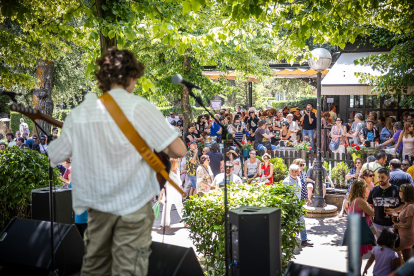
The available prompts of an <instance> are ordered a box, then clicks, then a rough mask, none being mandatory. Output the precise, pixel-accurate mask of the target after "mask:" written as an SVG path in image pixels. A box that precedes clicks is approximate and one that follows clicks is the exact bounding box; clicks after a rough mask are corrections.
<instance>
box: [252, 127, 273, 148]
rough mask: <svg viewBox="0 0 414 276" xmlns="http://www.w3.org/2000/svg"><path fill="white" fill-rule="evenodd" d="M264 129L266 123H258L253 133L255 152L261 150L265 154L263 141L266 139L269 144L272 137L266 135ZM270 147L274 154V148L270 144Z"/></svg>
mask: <svg viewBox="0 0 414 276" xmlns="http://www.w3.org/2000/svg"><path fill="white" fill-rule="evenodd" d="M265 129H266V121H259V123H258V127H257V129H256V132H255V133H254V137H255V140H254V143H255V149H256V150H263V151H264V152H265V153H266V152H267V148H266V147H265V146H264V145H263V140H264V139H266V140H267V141H269V143H270V141H271V140H272V136H270V135H267V134H266V131H265ZM270 147H271V150H272V151H273V152H274V153H275V154H276V146H275V145H272V144H271V145H270Z"/></svg>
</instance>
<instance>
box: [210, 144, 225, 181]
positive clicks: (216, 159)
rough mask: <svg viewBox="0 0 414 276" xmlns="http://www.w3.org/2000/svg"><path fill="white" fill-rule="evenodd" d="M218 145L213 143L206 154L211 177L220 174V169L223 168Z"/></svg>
mask: <svg viewBox="0 0 414 276" xmlns="http://www.w3.org/2000/svg"><path fill="white" fill-rule="evenodd" d="M219 150H220V145H219V144H218V143H214V144H212V145H211V151H210V152H208V153H207V154H206V156H208V157H209V158H210V159H209V162H210V164H209V165H210V168H211V171H212V172H213V177H215V176H216V175H218V174H219V173H220V172H221V168H223V167H224V155H223V154H222V153H221V152H219Z"/></svg>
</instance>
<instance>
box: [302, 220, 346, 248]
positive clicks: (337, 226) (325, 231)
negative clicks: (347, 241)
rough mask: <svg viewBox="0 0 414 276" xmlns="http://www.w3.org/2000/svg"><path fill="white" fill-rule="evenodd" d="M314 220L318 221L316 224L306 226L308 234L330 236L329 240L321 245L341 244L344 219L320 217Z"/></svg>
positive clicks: (344, 226) (344, 224) (344, 227)
mask: <svg viewBox="0 0 414 276" xmlns="http://www.w3.org/2000/svg"><path fill="white" fill-rule="evenodd" d="M315 220H317V221H318V225H314V226H311V227H310V228H307V233H308V235H309V234H311V235H317V236H326V237H328V236H330V241H327V242H326V243H322V245H332V246H342V240H343V238H344V233H345V229H346V222H347V221H346V219H342V220H334V219H329V218H320V219H315ZM331 236H333V237H331Z"/></svg>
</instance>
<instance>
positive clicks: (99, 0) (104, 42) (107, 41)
mask: <svg viewBox="0 0 414 276" xmlns="http://www.w3.org/2000/svg"><path fill="white" fill-rule="evenodd" d="M106 2H107V0H96V1H95V5H96V12H97V13H98V17H100V18H102V19H105V20H106V16H107V13H110V12H111V11H110V10H109V9H108V10H107V11H104V10H103V9H102V5H104V4H105V5H106ZM99 40H100V42H101V55H103V54H105V53H106V51H107V50H108V49H109V48H111V47H113V46H116V36H114V37H113V38H109V37H107V36H104V35H103V33H102V29H101V30H100V32H99Z"/></svg>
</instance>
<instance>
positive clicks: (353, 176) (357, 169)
mask: <svg viewBox="0 0 414 276" xmlns="http://www.w3.org/2000/svg"><path fill="white" fill-rule="evenodd" d="M362 163H363V161H362V158H360V157H358V158H355V161H354V167H352V168H351V169H350V170H349V172H348V173H347V174H346V175H345V180H347V181H348V190H347V191H346V194H345V198H344V201H343V202H342V209H341V211H340V212H339V214H338V216H339V217H340V218H341V217H343V216H344V211H345V210H346V209H347V206H348V195H349V191H350V190H351V187H352V183H353V182H354V181H355V180H357V179H358V177H359V174H360V173H361V167H362Z"/></svg>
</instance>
